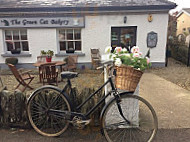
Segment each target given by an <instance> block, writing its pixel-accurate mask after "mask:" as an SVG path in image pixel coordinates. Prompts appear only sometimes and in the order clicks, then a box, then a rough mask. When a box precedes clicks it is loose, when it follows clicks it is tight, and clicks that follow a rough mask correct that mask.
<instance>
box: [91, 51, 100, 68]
mask: <svg viewBox="0 0 190 142" xmlns="http://www.w3.org/2000/svg"><path fill="white" fill-rule="evenodd" d="M90 50H91V61H92V67H93V68H97V67H98V66H99V65H100V63H101V56H100V50H99V49H93V48H91V49H90Z"/></svg>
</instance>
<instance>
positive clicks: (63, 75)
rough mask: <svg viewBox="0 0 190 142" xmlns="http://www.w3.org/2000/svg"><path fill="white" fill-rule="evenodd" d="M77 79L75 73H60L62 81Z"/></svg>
mask: <svg viewBox="0 0 190 142" xmlns="http://www.w3.org/2000/svg"><path fill="white" fill-rule="evenodd" d="M75 77H78V73H77V72H70V71H64V72H61V78H62V79H72V78H75Z"/></svg>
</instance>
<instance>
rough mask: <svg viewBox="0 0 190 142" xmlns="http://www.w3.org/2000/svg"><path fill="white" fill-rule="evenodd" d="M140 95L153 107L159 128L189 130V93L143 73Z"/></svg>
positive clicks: (161, 79) (152, 75)
mask: <svg viewBox="0 0 190 142" xmlns="http://www.w3.org/2000/svg"><path fill="white" fill-rule="evenodd" d="M140 95H141V96H143V97H144V98H145V99H147V100H148V101H149V102H150V103H151V104H152V106H153V107H154V109H155V111H156V113H157V115H158V121H159V128H164V129H168V128H171V129H173V128H190V119H189V118H190V109H189V108H190V91H187V90H185V89H183V88H181V87H179V86H177V85H176V84H173V83H171V82H169V81H166V80H165V79H163V78H160V77H159V76H157V75H154V74H152V73H145V74H144V75H143V77H142V79H141V82H140Z"/></svg>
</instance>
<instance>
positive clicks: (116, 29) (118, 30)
mask: <svg viewBox="0 0 190 142" xmlns="http://www.w3.org/2000/svg"><path fill="white" fill-rule="evenodd" d="M122 30H132V31H133V32H132V34H134V35H133V40H132V42H131V43H130V44H131V45H129V46H130V47H132V46H136V43H137V26H121V27H120V26H119V27H115V26H113V27H111V35H110V36H111V47H112V51H113V50H114V49H115V47H117V46H121V47H123V46H122V45H121V44H122V42H121V35H122V34H121V33H122ZM112 32H116V33H117V40H113V39H112V38H113V35H112ZM125 46H126V45H125ZM125 46H124V47H125Z"/></svg>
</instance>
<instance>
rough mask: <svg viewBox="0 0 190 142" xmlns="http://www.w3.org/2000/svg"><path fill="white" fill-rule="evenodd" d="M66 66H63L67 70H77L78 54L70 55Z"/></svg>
mask: <svg viewBox="0 0 190 142" xmlns="http://www.w3.org/2000/svg"><path fill="white" fill-rule="evenodd" d="M66 62H67V64H66V66H64V67H63V70H65V71H75V70H76V69H77V62H78V56H77V55H69V56H68V57H67V59H66Z"/></svg>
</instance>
